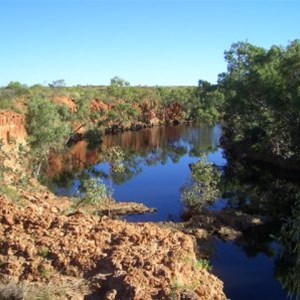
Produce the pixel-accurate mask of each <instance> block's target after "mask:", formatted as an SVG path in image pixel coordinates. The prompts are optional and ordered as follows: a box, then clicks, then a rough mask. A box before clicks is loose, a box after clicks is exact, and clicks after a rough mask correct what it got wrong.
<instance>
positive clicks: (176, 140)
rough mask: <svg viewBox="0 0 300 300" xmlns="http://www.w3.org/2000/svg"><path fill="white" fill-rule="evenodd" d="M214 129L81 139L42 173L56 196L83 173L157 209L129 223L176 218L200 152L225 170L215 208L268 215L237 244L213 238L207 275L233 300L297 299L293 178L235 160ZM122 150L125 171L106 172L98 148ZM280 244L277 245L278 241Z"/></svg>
mask: <svg viewBox="0 0 300 300" xmlns="http://www.w3.org/2000/svg"><path fill="white" fill-rule="evenodd" d="M220 136H221V128H220V126H216V127H214V128H209V127H203V126H192V125H191V126H186V125H179V126H174V127H155V128H151V129H146V130H142V131H139V132H130V131H129V132H125V133H121V134H116V135H107V136H104V138H103V143H102V144H101V145H100V146H99V147H98V148H89V147H88V145H87V144H86V142H84V141H83V142H79V143H78V144H76V145H74V146H73V148H72V149H70V151H69V152H68V153H66V154H65V155H63V156H60V157H52V158H51V159H50V164H49V165H50V168H49V170H48V177H49V178H51V186H52V188H53V190H54V191H55V192H56V193H57V194H59V195H68V196H72V195H74V194H76V192H77V191H78V190H79V188H80V179H81V176H82V174H84V172H85V171H86V170H89V172H93V173H94V174H98V175H99V174H100V175H101V176H102V178H104V180H108V178H110V179H112V182H113V188H114V197H115V198H116V199H117V200H118V201H120V202H122V201H135V202H142V203H144V204H145V205H147V206H150V207H156V208H157V209H158V211H157V213H154V214H145V215H140V216H127V217H126V220H128V221H132V222H144V221H152V222H158V221H173V222H178V221H180V214H181V211H182V201H181V192H182V187H184V186H185V185H186V184H187V183H188V182H189V181H190V178H191V174H190V168H189V165H190V164H193V163H195V162H197V161H198V160H199V157H200V155H201V153H205V154H206V155H208V159H209V161H211V162H213V163H214V164H216V165H218V166H221V167H222V170H223V181H222V195H223V196H222V199H219V201H217V202H216V203H215V204H214V206H213V207H212V208H211V209H213V210H220V209H224V208H225V209H226V208H233V209H238V210H242V211H244V212H246V213H247V214H259V215H267V216H269V217H272V219H273V222H272V223H270V224H269V226H265V227H261V228H256V229H255V230H252V231H251V230H249V231H248V232H246V233H245V235H244V236H243V237H242V238H240V239H238V240H237V241H235V242H223V241H220V240H216V241H215V254H214V255H213V256H212V265H213V272H214V273H215V274H216V275H218V276H219V277H220V278H221V279H222V280H223V281H224V283H225V292H226V294H227V296H228V298H230V299H232V300H239V299H251V300H252V299H278V300H279V299H296V298H295V297H294V298H292V297H291V298H288V295H289V293H290V294H293V293H294V294H297V293H298V294H299V290H300V288H299V286H300V243H299V237H300V216H299V215H300V205H297V203H298V202H299V200H298V198H299V197H298V195H299V191H300V189H299V186H298V183H297V182H298V181H299V180H298V179H297V178H296V180H294V181H291V180H289V179H286V177H285V176H283V175H282V174H279V176H278V175H275V172H273V171H270V170H267V169H266V168H265V167H264V166H259V165H256V164H253V163H251V164H250V163H247V162H238V161H236V160H234V159H233V158H232V157H230V156H229V155H228V154H226V157H225V158H224V156H225V154H224V151H223V150H222V149H221V148H220V147H219V146H218V141H219V138H220ZM112 146H120V147H121V148H122V149H123V151H124V152H125V162H124V166H125V172H124V173H123V174H110V173H109V172H110V168H109V165H108V163H106V162H105V161H103V153H104V152H105V151H109V148H110V147H112ZM279 243H280V244H281V246H280V245H279Z"/></svg>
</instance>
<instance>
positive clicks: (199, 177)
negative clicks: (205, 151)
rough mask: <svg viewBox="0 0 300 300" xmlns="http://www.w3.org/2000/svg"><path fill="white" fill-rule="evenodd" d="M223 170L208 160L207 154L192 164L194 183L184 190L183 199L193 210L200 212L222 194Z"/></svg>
mask: <svg viewBox="0 0 300 300" xmlns="http://www.w3.org/2000/svg"><path fill="white" fill-rule="evenodd" d="M220 180H221V172H220V171H219V170H218V169H217V168H216V167H214V166H213V165H212V164H211V163H209V162H208V161H207V158H206V156H202V158H201V160H200V161H199V162H197V163H196V164H194V165H193V166H192V184H191V185H190V186H189V187H188V188H186V189H185V190H184V191H183V195H182V197H183V201H184V203H185V205H186V206H187V207H188V208H189V209H191V210H192V211H195V212H199V211H201V209H202V208H203V207H204V206H205V205H208V204H212V203H213V202H214V201H216V200H217V199H218V197H219V196H220V190H219V185H220Z"/></svg>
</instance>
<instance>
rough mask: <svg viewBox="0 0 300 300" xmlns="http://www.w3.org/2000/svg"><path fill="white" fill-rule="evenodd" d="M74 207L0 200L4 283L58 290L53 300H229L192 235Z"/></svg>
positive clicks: (27, 198)
mask: <svg viewBox="0 0 300 300" xmlns="http://www.w3.org/2000/svg"><path fill="white" fill-rule="evenodd" d="M68 205H69V204H68V200H67V199H61V200H60V202H58V201H57V199H55V197H54V196H53V195H52V194H50V193H49V192H47V191H44V192H42V193H41V192H40V193H39V194H38V196H37V194H36V195H32V194H27V193H24V194H23V195H22V197H21V200H20V201H19V202H18V203H15V202H12V201H11V200H9V199H6V198H4V197H2V196H0V221H1V223H0V236H1V241H0V270H1V277H2V278H3V279H4V278H5V279H7V280H10V281H12V280H13V279H14V280H15V281H16V282H19V281H20V282H27V281H28V282H31V283H32V282H38V283H39V285H42V286H44V287H45V286H47V287H48V288H49V287H51V286H53V287H54V286H55V288H53V291H52V292H53V293H54V294H55V293H56V296H55V297H54V299H226V297H225V295H224V293H223V283H222V282H221V281H220V280H219V279H217V278H216V277H215V276H213V275H211V274H209V273H208V271H207V270H205V269H203V268H202V267H201V266H199V264H198V263H197V258H196V253H195V241H194V238H193V237H192V236H189V235H186V234H183V233H181V232H180V231H175V230H171V229H167V228H166V229H163V228H160V227H158V226H156V225H154V224H149V223H146V224H130V223H126V222H123V221H117V220H112V219H110V218H108V217H99V216H96V215H87V214H83V213H81V212H75V213H74V212H73V213H70V211H69V210H68ZM60 286H61V287H65V288H64V289H63V291H64V292H63V293H61V290H60V289H59V287H60ZM42 291H43V289H42V290H41V289H40V293H42ZM92 295H93V297H94V298H93V297H92ZM32 297H33V296H32ZM32 299H33V298H32Z"/></svg>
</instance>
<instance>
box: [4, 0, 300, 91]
mask: <svg viewBox="0 0 300 300" xmlns="http://www.w3.org/2000/svg"><path fill="white" fill-rule="evenodd" d="M297 38H300V0H299V1H296V0H295V1H284V0H283V1H271V0H261V1H244V0H241V1H238V0H235V1H226V0H223V1H214V0H211V1H201V0H198V1H196V0H194V1H187V0H182V1H180V0H174V1H172V0H165V1H159V0H152V1H143V0H140V1H138V0H135V1H134V0H132V1H126V0H123V1H114V0H110V1H104V0H103V1H101V0H99V1H97V0H93V1H88V0H82V1H80V0H67V1H59V0H52V1H50V0H49V1H44V0H35V1H27V0H0V39H1V43H0V86H4V85H7V84H8V83H9V82H10V81H19V82H21V83H24V84H28V85H32V84H35V83H41V84H48V83H51V82H52V81H53V80H57V79H65V81H66V83H67V85H76V84H97V85H101V84H109V82H110V79H111V78H112V77H114V76H120V77H122V78H124V79H126V80H128V81H129V82H130V83H131V84H132V85H138V84H141V85H196V84H197V82H198V80H199V79H205V80H208V81H210V82H216V80H217V75H218V73H221V72H223V71H225V70H226V63H225V61H224V58H223V57H224V55H223V53H224V50H226V49H229V48H230V46H231V44H232V43H234V42H237V41H246V40H247V41H248V42H250V43H253V44H255V45H257V46H262V47H267V48H268V47H270V46H271V45H273V44H278V45H283V46H285V45H287V44H288V42H289V41H291V40H294V39H297Z"/></svg>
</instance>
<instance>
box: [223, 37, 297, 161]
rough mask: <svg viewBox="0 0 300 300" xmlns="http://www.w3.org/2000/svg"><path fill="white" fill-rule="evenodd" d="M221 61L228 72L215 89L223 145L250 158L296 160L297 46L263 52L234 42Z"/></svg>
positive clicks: (295, 43) (274, 47) (247, 44)
mask: <svg viewBox="0 0 300 300" xmlns="http://www.w3.org/2000/svg"><path fill="white" fill-rule="evenodd" d="M225 59H226V60H227V64H228V72H227V73H225V74H222V76H220V80H219V85H220V89H221V90H222V91H223V92H224V94H225V98H226V105H225V126H224V136H225V138H226V139H227V141H229V142H230V143H231V145H234V146H235V147H239V146H240V145H242V146H246V147H247V148H248V151H249V150H250V151H252V152H253V153H256V154H257V153H260V154H262V155H266V154H267V155H268V156H269V157H272V158H276V159H283V160H287V159H292V160H300V150H299V145H300V137H299V134H298V132H299V130H300V109H299V108H300V104H299V103H300V90H299V84H300V63H299V61H300V42H299V41H298V40H296V41H293V42H291V43H290V44H289V45H288V46H287V47H286V48H282V47H278V46H272V47H271V48H270V49H269V50H265V49H263V48H260V47H256V46H253V45H251V44H249V43H241V42H240V43H236V44H233V45H232V47H231V49H230V50H229V51H226V52H225Z"/></svg>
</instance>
